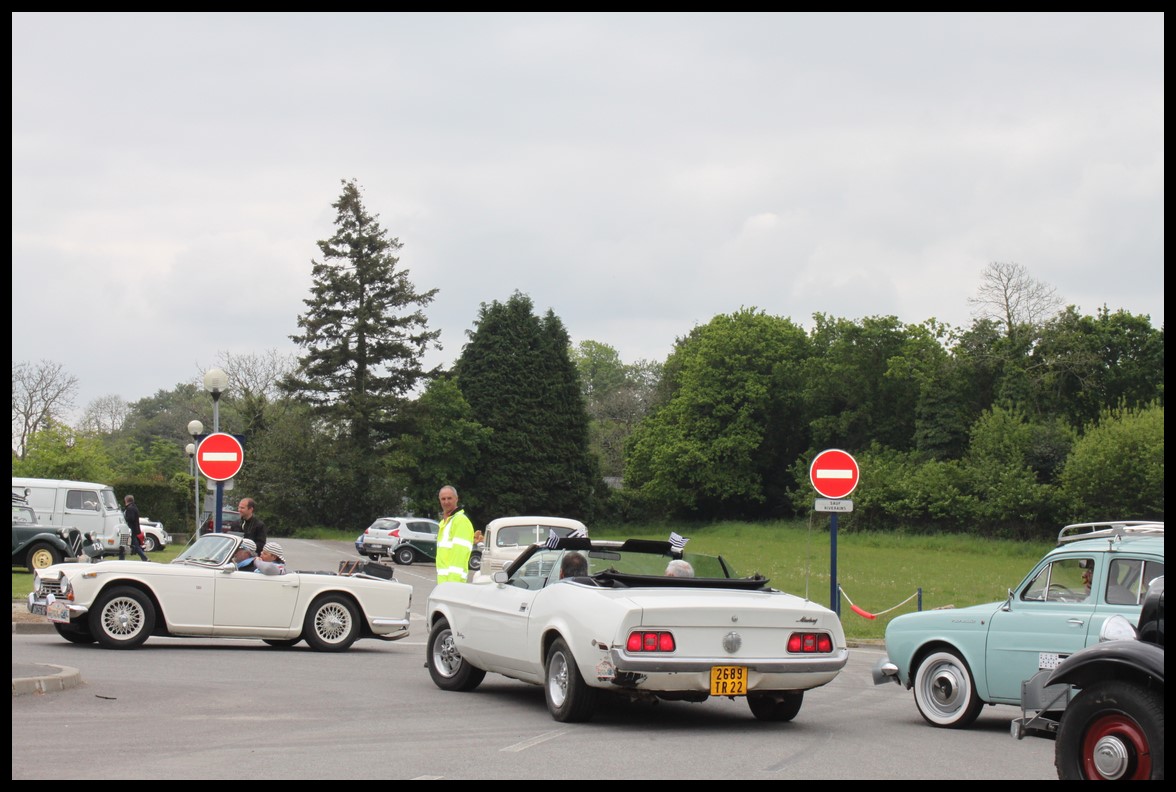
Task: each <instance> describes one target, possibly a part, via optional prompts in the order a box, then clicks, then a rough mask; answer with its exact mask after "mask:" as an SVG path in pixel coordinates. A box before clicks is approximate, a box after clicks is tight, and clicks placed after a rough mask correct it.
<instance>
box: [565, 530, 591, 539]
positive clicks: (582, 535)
mask: <svg viewBox="0 0 1176 792" xmlns="http://www.w3.org/2000/svg"><path fill="white" fill-rule="evenodd" d="M568 538H569V539H587V538H588V532H587V531H585V530H584V529H583V528H577V529H576V530H574V531H572V532H571V533H570V534H568Z"/></svg>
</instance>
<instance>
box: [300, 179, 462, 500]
mask: <svg viewBox="0 0 1176 792" xmlns="http://www.w3.org/2000/svg"><path fill="white" fill-rule="evenodd" d="M331 206H332V207H333V208H335V209H336V210H337V215H336V217H335V226H336V229H335V234H334V236H332V237H331V238H330V239H325V240H320V241H319V242H318V246H319V250H321V251H322V256H323V260H322V261H321V262H320V261H314V260H312V261H311V264H312V277H313V281H314V283H313V285H312V287H311V297H310V298H309V299H307V300H304V301H303V302H304V303H305V304H306V308H307V310H306V313H304V314H302V315H301V316H299V317H298V326H299V328H300V329H301V330H302V332H301V334H298V335H292V336H290V338H291V340H293V341H294V342H295V343H297V344H298V345H299V346H301V347H302V348H303V349H304V350H305V354H304V355H303V356H301V357H299V359H298V369H297V371H296V372H294V374H293V375H291V376H290V377H289V378H288V379H287V380H286V382H285V385H286V388H287V389H288V390H289V391H291V392H294V393H297V394H299V395H300V396H301V397H302V398H304V399H305V400H306V401H307V402H308V403H309V404H310V405H311V406H312V408H313V409H314V411H315V413H316V414H317V415H318V416H319V417H320V418H322V419H325V420H327V421H329V422H330V423H331V424H332V425H333V426H334V428H335V430H336V432H337V434H338V436H339V439H340V441H341V444H342V445H341V447H340V448H339V450H338V456H337V461H340V462H343V461H344V460H345V462H343V463H344V464H345V465H346V466H347V467H351V475H350V476H346V477H345V478H346V480H347V481H348V482H349V483H350V485H351V486H350V487H341V488H339V489H341V490H350V491H349V492H347V491H339V489H337V490H336V492H335V493H333V495H334V497H338V498H341V499H349V500H348V507H341V508H340V510H339V513H351V514H356V513H357V512H358V514H356V516H357V517H363V518H370V516H371V515H372V514H374V513H376V512H379V511H382V510H383V509H385V508H391V507H393V506H396V505H398V503H399V500H398V498H397V496H396V493H391V492H382V491H381V489H382V488H381V482H380V481H373V480H372V479H373V474H374V473H375V471H376V469H377V465H376V461H377V456H378V453H379V451H380V450H381V444H382V443H383V442H384V441H386V440H387V439H388V438H389V437H393V436H396V435H397V434H400V433H402V432H403V431H404V430H405V429H406V427H405V426H404V425H403V424H404V417H405V415H406V412H407V411H406V410H405V407H406V405H407V403H408V402H407V396H408V394H409V393H410V392H411V391H412V389H413V388H414V387H415V386H416V385H417V383H418V382H419V381H421V379H422V378H426V377H428V376H431V375H432V374H433V372H429V371H425V370H424V368H423V366H422V359H423V357H424V354H425V352H426V351H427V349H428V348H429V347H430V346H439V345H438V344H437V338H438V336H439V335H440V332H441V331H440V330H429V329H428V320H427V318H426V317H425V314H424V312H423V310H422V309H423V308H424V307H425V306H427V305H428V304H429V303H431V302H432V301H433V297H434V296H435V295H436V293H437V290H436V289H431V290H429V291H426V292H418V291H416V289H415V288H414V286H413V284H412V282H411V281H410V280H409V277H408V270H406V269H404V268H402V267H399V266H398V265H399V263H400V259H399V258H398V257H397V256H396V255H395V254H396V252H397V251H398V250H399V249H400V248H401V243H400V241H399V240H398V239H395V238H390V237H389V236H388V232H387V231H385V230H384V229H383V228H382V227H381V226H380V224H379V223H378V222H377V219H378V215H370V214H368V212H367V210H366V209H364V206H363V200H362V197H361V195H360V190H359V187H358V185H357V184H356V183H355V180H351V181H343V193H342V195H340V196H339V200H337V201H336V202H335V203H333V204H331ZM344 441H345V442H344ZM390 500H391V501H394V502H391V503H390V502H389V501H390ZM361 510H362V511H361Z"/></svg>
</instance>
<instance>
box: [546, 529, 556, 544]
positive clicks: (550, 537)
mask: <svg viewBox="0 0 1176 792" xmlns="http://www.w3.org/2000/svg"><path fill="white" fill-rule="evenodd" d="M557 544H559V534H557V533H556V532H555V529H554V528H548V529H547V544H546V545H545V546H546V547H547V548H548V549H554V548H555V546H556V545H557Z"/></svg>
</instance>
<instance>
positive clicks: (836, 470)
mask: <svg viewBox="0 0 1176 792" xmlns="http://www.w3.org/2000/svg"><path fill="white" fill-rule="evenodd" d="M809 479H810V480H811V481H812V482H813V487H814V488H815V489H816V490H817V492H819V493H820V494H821V495H822V496H824V497H826V498H832V499H834V500H837V499H840V498H844V497H845V496H847V495H849V493H851V492H853V489H854V487H856V486H857V484H858V464H857V460H855V459H854V458H853V457H851V456H850V455H849V454H847V453H845V452H844V451H841V450H840V449H836V448H831V449H829V450H828V451H822V452H821V453H819V454H817V458H816V459H814V460H813V464H812V465H811V466H809Z"/></svg>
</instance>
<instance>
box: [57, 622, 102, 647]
mask: <svg viewBox="0 0 1176 792" xmlns="http://www.w3.org/2000/svg"><path fill="white" fill-rule="evenodd" d="M53 628H54V629H55V630H57V634H58V635H60V636H61V637H62V638H64V639H65V640H67V641H69V642H70V643H75V644H92V643H94V640H95V639H94V633H92V632H90V626H89V625H88V624H86V620H85V619H84V618H83V619H79V620H77V621H71V622H70V623H69V624H60V623H56V622H55V623H54V624H53Z"/></svg>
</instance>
